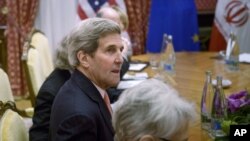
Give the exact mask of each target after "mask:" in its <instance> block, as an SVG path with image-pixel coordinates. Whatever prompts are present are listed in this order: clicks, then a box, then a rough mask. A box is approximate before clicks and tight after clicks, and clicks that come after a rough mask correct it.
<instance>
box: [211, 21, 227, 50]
mask: <svg viewBox="0 0 250 141" xmlns="http://www.w3.org/2000/svg"><path fill="white" fill-rule="evenodd" d="M210 37H211V39H210V43H209V51H221V50H225V49H226V45H227V43H226V40H225V39H224V37H223V35H222V34H221V33H220V31H219V30H218V27H217V26H216V25H215V24H214V25H213V28H212V33H211V36H210Z"/></svg>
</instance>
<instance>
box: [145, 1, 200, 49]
mask: <svg viewBox="0 0 250 141" xmlns="http://www.w3.org/2000/svg"><path fill="white" fill-rule="evenodd" d="M149 19H150V20H149V30H148V37H147V51H149V52H160V50H161V46H162V39H163V34H164V33H167V34H168V35H172V36H173V43H174V49H175V51H199V50H200V46H199V38H198V21H197V10H196V7H195V3H194V0H152V3H151V13H150V18H149Z"/></svg>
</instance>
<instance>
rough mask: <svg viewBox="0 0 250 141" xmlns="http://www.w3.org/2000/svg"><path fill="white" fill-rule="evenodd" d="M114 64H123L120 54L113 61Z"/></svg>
mask: <svg viewBox="0 0 250 141" xmlns="http://www.w3.org/2000/svg"><path fill="white" fill-rule="evenodd" d="M115 63H117V64H122V63H123V57H122V53H121V52H120V53H118V55H117V57H116V59H115Z"/></svg>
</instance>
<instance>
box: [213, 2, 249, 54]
mask: <svg viewBox="0 0 250 141" xmlns="http://www.w3.org/2000/svg"><path fill="white" fill-rule="evenodd" d="M230 32H234V33H235V35H236V36H237V39H238V42H239V46H240V52H241V53H243V52H248V53H250V0H218V1H217V6H216V11H215V19H214V26H213V29H212V34H211V41H210V47H209V50H210V51H220V50H225V49H226V42H227V40H228V38H229V35H230Z"/></svg>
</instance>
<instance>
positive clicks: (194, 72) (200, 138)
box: [132, 52, 250, 141]
mask: <svg viewBox="0 0 250 141" xmlns="http://www.w3.org/2000/svg"><path fill="white" fill-rule="evenodd" d="M132 60H140V61H148V60H149V55H147V54H145V55H138V56H133V57H132ZM206 70H211V71H212V73H213V79H215V77H216V76H217V75H222V76H223V78H225V79H229V80H231V81H232V85H231V86H230V87H228V88H226V89H224V92H225V95H229V94H231V93H234V92H238V91H240V90H244V89H246V88H247V89H249V90H250V64H243V63H241V64H240V70H239V71H236V72H230V71H229V70H228V69H227V68H226V66H225V64H224V61H223V60H222V59H221V58H219V57H218V56H217V53H215V52H178V53H176V75H175V76H174V77H173V79H174V80H175V81H176V83H177V85H176V86H175V88H176V89H177V90H178V91H179V93H180V95H181V96H183V97H185V98H186V99H188V100H189V101H191V102H193V103H194V104H195V105H196V110H197V113H198V117H197V120H196V121H195V123H194V125H193V126H192V127H191V129H190V134H189V135H190V136H189V141H212V139H211V138H210V137H209V135H208V134H207V132H206V131H203V130H201V125H200V116H199V115H200V100H201V95H202V89H203V85H204V81H205V71H206ZM144 71H145V72H147V73H148V74H149V76H150V77H153V76H154V75H155V71H154V70H152V69H151V67H147V68H146V69H145V70H144Z"/></svg>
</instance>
